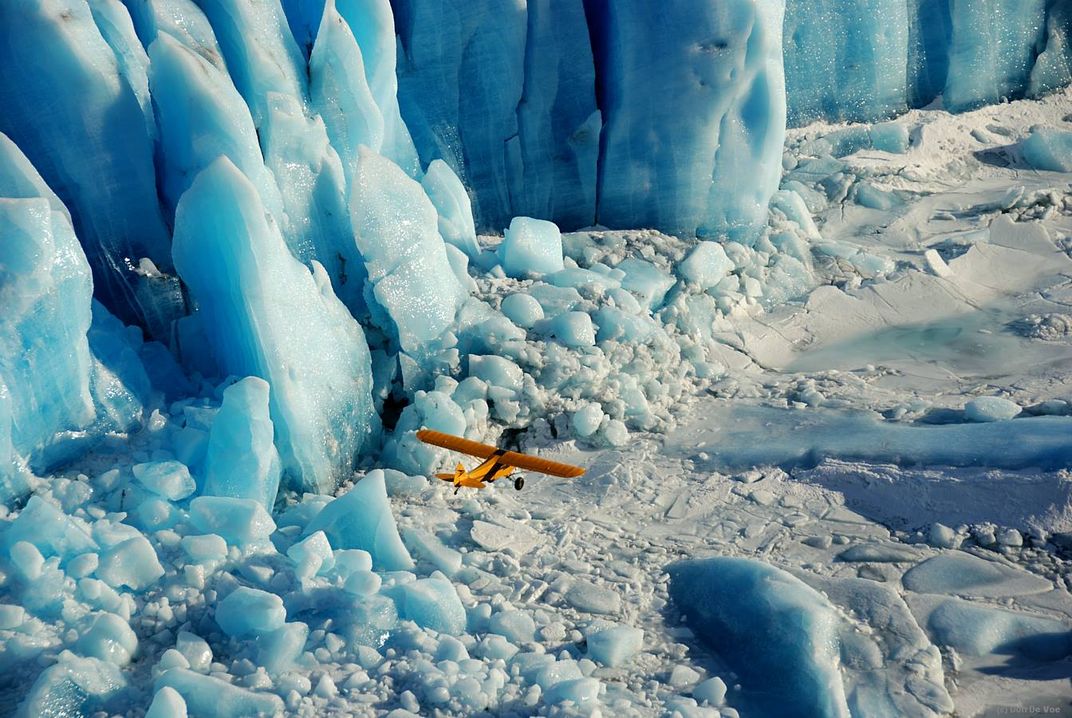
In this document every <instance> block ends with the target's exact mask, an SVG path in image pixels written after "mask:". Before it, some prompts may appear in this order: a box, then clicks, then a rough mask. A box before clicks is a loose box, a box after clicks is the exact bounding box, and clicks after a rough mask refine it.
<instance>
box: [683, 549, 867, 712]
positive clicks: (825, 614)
mask: <svg viewBox="0 0 1072 718" xmlns="http://www.w3.org/2000/svg"><path fill="white" fill-rule="evenodd" d="M668 571H669V573H670V596H671V598H673V600H674V603H675V604H676V605H677V606H678V608H679V609H680V610H681V611H682V612H684V614H685V615H686V616H687V617H688V620H689V625H690V626H691V627H692V628H693V630H695V631H696V632H697V634H698V635H699V636H700V637H701V638H703V639H704V640H705V641H707V642H708V643H709V644H710V646H711V647H712V648H713V649H715V650H720V651H722V653H721V654H720V655H721V657H722V659H723V660H725V661H726V662H727V664H728V665H729V667H730V668H731V669H732V670H733V671H734V672H735V673H736V674H737V675H739V676H740V677H741V684H742V697H743V698H744V699H745V700H746V701H747V704H746V705H749V706H751V707H752V709H753V710H756V711H761V712H764V713H770V714H772V715H773V714H777V715H785V716H790V715H793V716H796V715H799V716H839V717H847V716H848V715H849V708H848V703H847V701H846V696H845V688H844V686H843V684H842V680H841V676H840V673H839V668H838V664H839V660H840V659H839V653H838V644H839V641H838V638H837V632H838V625H839V619H838V617H837V612H836V610H835V609H834V607H833V606H832V605H831V604H830V602H829V601H828V600H827V599H826V598H825V597H823V596H822V595H820V594H819V593H818V592H816V591H815V590H814V589H812V588H810V587H808V586H807V585H805V584H804V583H802V582H801V581H800V580H799V579H797V578H794V577H793V576H791V575H789V574H787V573H785V572H784V571H781V570H780V569H777V568H774V567H773V566H770V565H768V564H765V563H762V562H760V561H756V560H752V559H742V558H723V557H719V558H710V559H701V560H692V561H683V562H680V563H676V564H672V565H671V566H669V567H668ZM760 636H763V637H766V638H765V639H762V640H757V637H760ZM726 646H733V650H724V649H725V648H726Z"/></svg>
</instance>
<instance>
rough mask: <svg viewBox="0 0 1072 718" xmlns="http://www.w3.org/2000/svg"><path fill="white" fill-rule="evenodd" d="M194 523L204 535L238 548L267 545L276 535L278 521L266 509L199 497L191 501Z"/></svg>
mask: <svg viewBox="0 0 1072 718" xmlns="http://www.w3.org/2000/svg"><path fill="white" fill-rule="evenodd" d="M190 523H191V524H192V525H193V527H194V528H195V529H196V530H198V531H200V532H201V533H205V534H218V535H219V536H221V537H223V539H224V540H225V541H227V542H228V543H230V544H237V545H245V544H252V543H257V542H260V541H264V540H266V539H267V538H268V537H269V536H271V535H272V532H273V531H275V521H273V520H272V517H271V516H269V515H268V512H267V511H265V510H264V506H263V505H261V504H260V503H258V502H257V501H254V500H253V499H235V498H230V497H225V496H199V497H197V498H196V499H194V500H193V501H191V502H190Z"/></svg>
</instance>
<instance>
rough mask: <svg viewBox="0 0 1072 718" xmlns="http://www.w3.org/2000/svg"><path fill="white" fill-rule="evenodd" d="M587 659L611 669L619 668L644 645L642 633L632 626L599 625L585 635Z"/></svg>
mask: <svg viewBox="0 0 1072 718" xmlns="http://www.w3.org/2000/svg"><path fill="white" fill-rule="evenodd" d="M587 641H588V657H589V658H591V659H592V660H593V661H598V662H599V663H602V664H603V665H605V666H610V667H612V668H614V667H616V666H621V665H623V664H625V663H626V661H628V660H629V659H630V658H632V657H633V656H634V655H636V654H637V653H638V652H639V651H640V649H641V648H642V647H643V645H644V632H643V631H642V630H640V629H639V628H634V627H632V626H615V625H610V626H608V625H606V624H599V625H597V626H596V627H594V629H590V630H589V631H588V634H587Z"/></svg>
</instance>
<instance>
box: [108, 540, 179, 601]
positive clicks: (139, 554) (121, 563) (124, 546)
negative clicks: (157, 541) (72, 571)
mask: <svg viewBox="0 0 1072 718" xmlns="http://www.w3.org/2000/svg"><path fill="white" fill-rule="evenodd" d="M163 575H164V567H163V566H161V565H160V561H159V560H158V559H157V557H156V551H155V550H154V549H153V546H152V544H150V543H149V541H148V540H147V539H146V538H145V537H144V536H136V537H134V538H130V539H127V540H126V541H123V542H122V543H119V544H117V545H115V546H113V547H112V548H110V549H108V550H107V551H105V552H104V553H102V554H101V560H100V566H98V567H97V576H99V577H100V578H101V579H102V580H104V581H105V582H106V583H107V584H108V585H109V586H112V587H113V588H121V587H123V586H126V587H128V588H131V589H133V590H134V591H141V590H142V589H145V588H148V587H149V586H151V585H152V584H154V583H156V580H157V579H158V578H160V577H161V576H163Z"/></svg>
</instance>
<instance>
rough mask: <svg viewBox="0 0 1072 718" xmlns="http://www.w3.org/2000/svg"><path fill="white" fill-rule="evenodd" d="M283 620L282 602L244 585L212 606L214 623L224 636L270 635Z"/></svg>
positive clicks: (277, 597)
mask: <svg viewBox="0 0 1072 718" xmlns="http://www.w3.org/2000/svg"><path fill="white" fill-rule="evenodd" d="M286 619H287V610H286V609H285V608H284V607H283V599H281V598H280V597H279V596H276V595H275V594H274V593H268V592H267V591H262V590H260V589H258V588H250V587H248V586H239V587H238V588H236V589H235V590H234V591H231V593H229V594H227V597H226V598H224V599H223V600H222V601H220V602H219V604H218V605H217V606H216V623H218V624H219V626H220V628H222V629H223V632H224V633H226V634H227V635H228V636H234V637H236V638H243V637H246V636H259V635H263V634H265V633H270V632H271V631H274V630H276V629H277V628H280V627H281V626H282V625H283V623H284V622H285V621H286Z"/></svg>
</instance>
